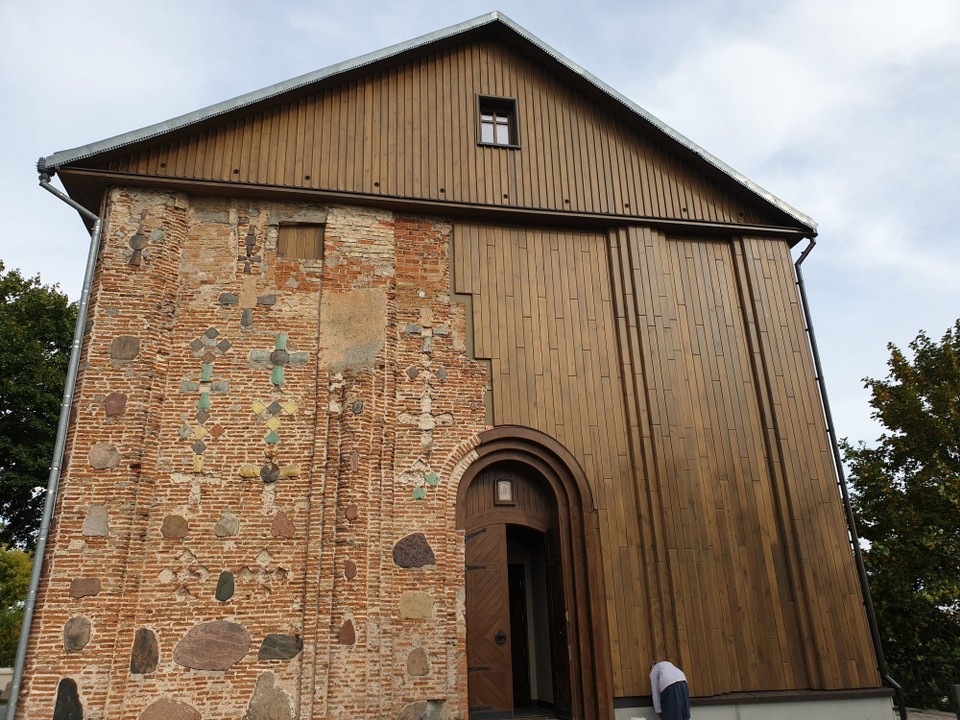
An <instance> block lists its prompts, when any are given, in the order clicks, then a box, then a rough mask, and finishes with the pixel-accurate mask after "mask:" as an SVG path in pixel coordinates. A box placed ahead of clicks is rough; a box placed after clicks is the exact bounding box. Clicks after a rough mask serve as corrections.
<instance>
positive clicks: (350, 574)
mask: <svg viewBox="0 0 960 720" xmlns="http://www.w3.org/2000/svg"><path fill="white" fill-rule="evenodd" d="M343 576H344V577H345V578H346V579H347V580H353V579H354V578H355V577H356V576H357V564H356V563H355V562H354V561H353V560H347V562H346V563H345V564H344V566H343Z"/></svg>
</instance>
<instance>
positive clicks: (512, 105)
mask: <svg viewBox="0 0 960 720" xmlns="http://www.w3.org/2000/svg"><path fill="white" fill-rule="evenodd" d="M476 108H477V112H476V118H477V121H476V122H477V127H476V132H477V145H480V146H481V147H491V148H507V149H512V150H516V149H518V148H519V147H520V117H519V111H518V109H517V99H516V98H509V97H498V96H496V95H477V103H476ZM485 114H486V115H493V116H494V117H495V118H496V117H503V118H506V120H507V122H506V126H507V132H508V133H509V135H510V137H509V139H510V142H506V143H499V142H496V121H494V141H493V142H487V141H485V140H484V139H483V128H484V124H485V123H484V120H483V116H484V115H485Z"/></svg>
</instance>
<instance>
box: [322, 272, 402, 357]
mask: <svg viewBox="0 0 960 720" xmlns="http://www.w3.org/2000/svg"><path fill="white" fill-rule="evenodd" d="M386 325H387V297H386V294H385V293H384V291H383V290H378V289H375V288H371V289H364V290H350V291H348V292H343V293H326V294H325V295H324V296H323V300H322V303H321V309H320V348H321V355H320V361H321V365H323V366H326V367H327V368H328V369H329V370H330V371H331V372H337V371H340V370H344V369H347V368H349V369H352V370H360V369H369V368H372V367H373V362H374V359H375V358H376V356H377V353H379V352H380V350H381V349H382V348H383V343H384V328H385V327H386Z"/></svg>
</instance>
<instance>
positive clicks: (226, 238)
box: [18, 190, 487, 720]
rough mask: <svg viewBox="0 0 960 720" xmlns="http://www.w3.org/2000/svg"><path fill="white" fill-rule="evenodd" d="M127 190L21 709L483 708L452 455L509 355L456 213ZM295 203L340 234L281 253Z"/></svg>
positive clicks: (264, 713) (299, 215)
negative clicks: (472, 351)
mask: <svg viewBox="0 0 960 720" xmlns="http://www.w3.org/2000/svg"><path fill="white" fill-rule="evenodd" d="M105 217H106V224H105V227H104V237H103V249H102V252H101V258H100V262H99V265H98V274H97V278H96V281H95V285H94V291H93V297H92V307H91V316H90V322H89V323H88V326H89V330H88V332H87V336H86V339H85V347H84V358H83V362H82V364H81V375H80V378H79V382H78V388H77V394H76V402H75V407H74V419H73V422H72V423H71V426H70V431H69V432H70V435H69V438H68V450H67V452H68V456H69V460H68V462H67V464H66V468H65V471H64V475H63V478H62V484H61V493H60V497H59V500H58V508H57V513H56V521H55V524H54V526H53V529H52V533H51V538H50V544H49V547H48V555H47V560H46V565H45V571H44V576H43V579H42V583H41V588H40V595H39V601H38V603H39V604H38V610H37V615H36V619H35V622H34V628H33V630H32V634H31V641H30V646H29V650H28V659H27V666H26V669H25V680H24V688H23V695H22V698H21V705H20V707H21V710H20V713H19V715H18V717H22V718H28V717H30V718H33V717H51V716H53V717H57V718H59V717H71V715H70V713H71V712H72V711H73V710H72V709H71V708H74V706H79V705H82V707H83V712H84V717H87V718H145V719H149V718H159V717H163V718H164V720H176V719H177V718H199V717H203V718H238V717H249V718H251V719H252V718H276V719H278V720H279V719H282V718H287V717H290V718H292V717H301V718H360V717H369V718H385V717H405V718H413V717H419V716H420V715H422V714H424V713H426V714H428V715H430V716H431V717H434V718H440V717H449V718H459V717H465V715H466V660H465V628H464V620H463V557H462V537H461V535H460V534H459V533H458V532H457V531H456V529H455V523H454V509H455V500H456V491H457V488H456V478H455V477H454V478H452V479H451V477H449V472H450V469H451V468H453V467H454V466H456V465H457V463H458V461H459V460H460V459H461V458H462V456H463V453H464V452H465V450H464V448H469V447H470V445H471V439H472V438H474V437H475V436H476V435H477V433H479V432H480V431H482V430H483V429H484V427H485V426H484V407H483V397H484V392H485V388H486V385H487V376H486V370H485V367H484V365H483V364H482V363H478V362H475V361H472V360H470V359H469V358H468V357H467V354H466V340H465V337H466V326H465V323H466V319H465V314H464V308H463V306H461V305H459V304H457V303H456V302H452V300H451V291H450V278H449V262H448V257H449V239H450V238H449V234H450V226H449V224H447V223H445V222H443V221H439V220H436V219H428V218H418V217H405V216H396V215H394V214H392V213H387V212H384V211H379V210H371V209H365V208H356V207H345V206H331V207H322V208H321V207H314V206H309V205H304V204H297V203H267V202H264V203H256V202H252V201H246V200H244V201H239V200H223V199H209V198H192V197H187V196H183V195H173V194H165V193H158V192H152V191H129V190H113V191H111V192H110V193H109V195H108V197H107V199H106V203H105ZM285 222H310V223H318V222H325V229H326V234H325V245H324V258H323V259H322V260H298V259H287V258H279V257H277V253H276V243H277V228H278V225H279V224H280V223H285ZM445 473H447V475H446V476H445Z"/></svg>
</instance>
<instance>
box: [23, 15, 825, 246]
mask: <svg viewBox="0 0 960 720" xmlns="http://www.w3.org/2000/svg"><path fill="white" fill-rule="evenodd" d="M478 96H497V97H511V98H515V99H516V107H517V113H518V116H519V118H518V119H519V124H520V138H521V141H520V146H521V147H520V150H519V151H514V150H508V149H502V148H494V149H492V148H489V147H483V146H479V145H478V144H477V137H476V131H475V125H476V103H477V97H478ZM38 168H39V169H40V170H41V172H44V171H50V170H57V171H59V172H60V174H61V177H62V179H63V181H64V183H65V185H67V188H68V190H70V191H71V192H72V193H73V191H74V190H75V191H76V192H77V199H78V200H79V201H80V202H85V199H84V198H83V197H80V196H82V194H83V190H84V187H83V186H84V184H85V183H87V184H89V181H90V179H91V178H90V175H89V174H88V173H89V172H93V173H109V174H110V176H111V177H113V179H114V180H115V181H119V179H120V178H124V177H126V178H129V177H131V176H137V177H139V178H145V177H150V178H156V179H158V180H166V181H171V180H178V181H184V182H186V181H204V182H208V183H216V184H219V183H233V184H236V183H240V184H247V185H252V186H261V187H266V186H269V187H273V188H277V187H283V188H293V189H298V190H302V191H305V192H311V191H312V192H316V191H328V192H335V193H343V194H345V195H346V196H347V197H349V196H352V195H365V196H381V197H394V198H414V199H420V200H426V201H431V202H439V203H446V204H464V205H478V204H479V205H485V206H491V205H492V206H498V207H503V208H524V209H530V210H535V211H544V210H546V211H559V212H570V213H581V214H590V215H599V216H606V215H618V216H627V217H631V216H632V217H643V218H666V219H674V220H678V221H693V222H706V223H722V224H748V225H756V226H778V227H783V226H786V227H790V228H793V229H794V232H799V233H800V234H814V233H815V228H816V224H815V223H814V222H813V221H812V220H811V219H810V218H809V217H807V216H806V215H804V214H802V213H800V212H799V211H797V210H795V209H793V208H791V207H790V206H789V205H787V204H786V203H784V202H783V201H781V200H779V199H778V198H776V197H775V196H773V195H772V194H770V193H768V192H767V191H765V190H763V189H762V188H759V187H758V186H756V185H755V184H754V183H752V182H750V181H749V180H747V179H746V178H745V177H743V176H742V175H740V174H739V173H737V172H736V171H734V170H732V169H731V168H729V167H728V166H726V165H725V164H723V163H722V162H720V161H719V160H717V159H716V158H715V157H713V156H712V155H710V154H709V153H707V152H706V151H704V150H702V149H701V148H699V147H698V146H697V145H695V144H694V143H692V142H690V141H689V140H687V139H686V138H685V137H683V136H682V135H680V134H679V133H677V132H676V131H673V130H672V129H671V128H669V127H668V126H667V125H665V124H664V123H662V122H660V121H659V120H657V119H656V118H654V117H653V116H651V115H650V114H649V113H647V112H646V111H644V110H643V109H642V108H640V107H639V106H636V105H635V104H634V103H632V102H631V101H630V100H628V99H627V98H625V97H623V96H622V95H620V94H618V93H616V91H614V90H613V89H612V88H609V87H608V86H606V85H605V84H604V83H602V82H601V81H600V80H598V79H597V78H595V77H594V76H592V75H591V74H590V73H587V72H586V71H585V70H583V69H582V68H580V67H579V66H578V65H576V64H575V63H573V62H571V61H570V60H568V59H567V58H565V57H564V56H563V55H561V54H560V53H558V52H557V51H555V50H553V49H552V48H550V47H549V46H548V45H546V44H545V43H543V42H542V41H540V40H539V39H537V38H536V37H534V36H533V35H531V34H529V33H528V32H527V31H525V30H524V29H523V28H521V27H519V26H518V25H516V24H515V23H513V22H512V21H511V20H509V19H508V18H506V17H505V16H503V15H502V14H500V13H496V12H495V13H491V14H489V15H485V16H482V17H479V18H476V19H474V20H471V21H468V22H466V23H461V24H460V25H456V26H453V27H451V28H447V29H446V30H441V31H438V32H435V33H431V34H428V35H424V36H422V37H420V38H417V39H415V40H411V41H409V42H406V43H402V44H400V45H395V46H393V47H390V48H386V49H384V50H381V51H378V52H376V53H370V54H368V55H364V56H362V57H360V58H356V59H355V60H351V61H347V62H344V63H338V64H337V65H333V66H330V67H328V68H325V69H323V70H319V71H316V72H314V73H309V74H307V75H303V76H301V77H299V78H294V79H292V80H289V81H286V82H284V83H280V84H278V85H274V86H271V87H269V88H264V89H263V90H259V91H256V92H253V93H248V94H247V95H243V96H241V97H238V98H235V99H234V100H230V101H226V102H223V103H218V104H217V105H213V106H210V107H208V108H205V109H203V110H199V111H196V112H193V113H188V114H187V115H183V116H180V117H178V118H174V119H172V120H168V121H166V122H164V123H159V124H157V125H153V126H150V127H147V128H143V129H141V130H138V131H134V132H131V133H127V134H124V135H120V136H117V137H114V138H110V139H107V140H103V141H101V142H98V143H93V144H90V145H86V146H83V147H80V148H76V149H74V150H68V151H63V152H59V153H55V154H54V155H51V156H50V157H47V158H43V159H41V160H40V162H39V163H38ZM81 169H83V170H81ZM93 184H94V185H96V186H99V185H101V184H102V183H96V182H95V183H93ZM92 189H93V188H91V190H92ZM86 200H87V202H86V203H85V204H93V203H94V202H96V203H97V204H98V199H97V198H96V192H91V193H90V197H89V198H86Z"/></svg>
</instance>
